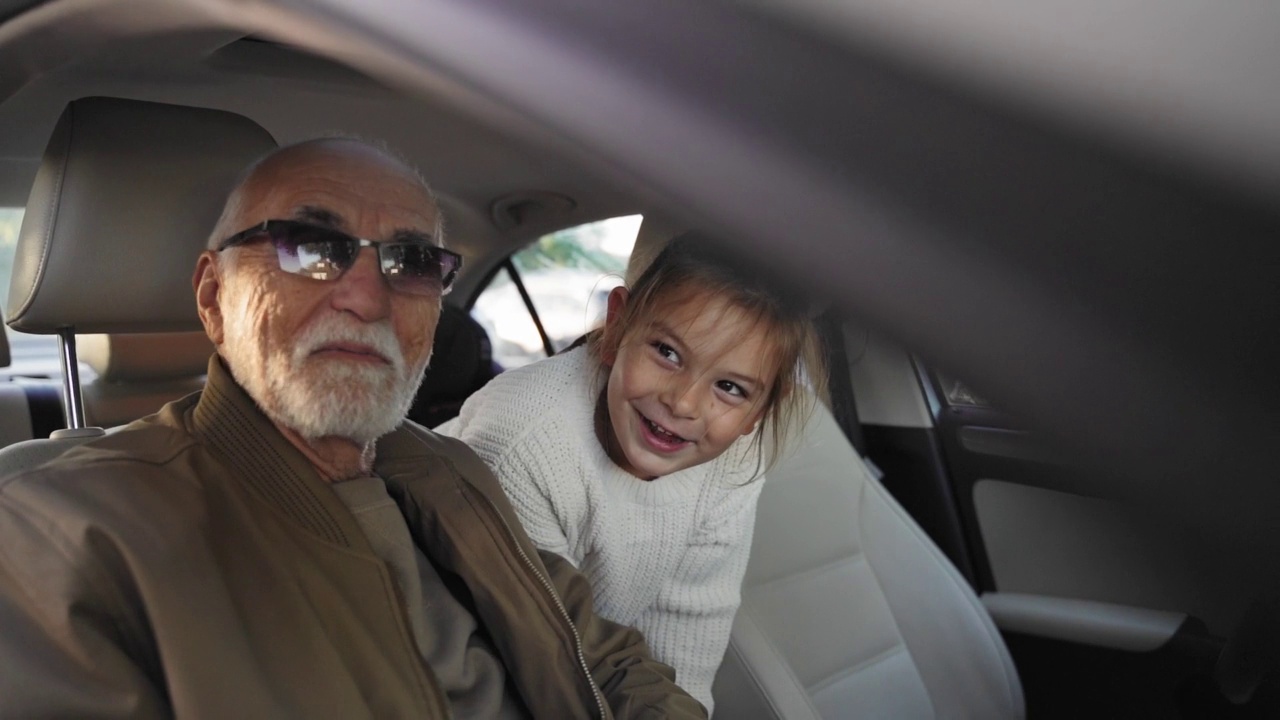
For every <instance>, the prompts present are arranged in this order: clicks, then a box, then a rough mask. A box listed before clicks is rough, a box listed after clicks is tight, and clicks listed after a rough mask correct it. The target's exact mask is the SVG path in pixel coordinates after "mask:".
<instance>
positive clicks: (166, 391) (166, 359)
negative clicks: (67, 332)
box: [76, 331, 213, 427]
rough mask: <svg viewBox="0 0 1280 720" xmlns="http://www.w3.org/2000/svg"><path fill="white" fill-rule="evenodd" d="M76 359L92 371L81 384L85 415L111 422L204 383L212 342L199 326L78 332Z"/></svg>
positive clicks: (126, 419) (98, 421)
mask: <svg viewBox="0 0 1280 720" xmlns="http://www.w3.org/2000/svg"><path fill="white" fill-rule="evenodd" d="M76 345H77V347H78V348H79V354H80V361H81V362H84V363H86V364H88V365H89V367H91V368H93V370H94V372H96V373H97V374H98V377H97V378H95V379H94V380H93V381H92V382H89V383H85V384H84V386H83V395H84V408H85V419H86V420H87V421H88V424H90V425H97V426H99V427H113V426H116V425H123V424H125V423H128V422H132V421H134V420H137V419H138V418H140V417H143V416H145V415H149V414H151V413H153V412H155V411H156V410H157V409H158V408H159V407H160V406H161V405H164V404H165V403H167V402H169V401H171V400H177V399H178V398H180V397H182V396H184V395H187V394H190V393H193V392H195V391H197V390H199V389H200V388H202V387H204V375H205V370H206V369H207V368H208V364H209V356H210V355H212V354H213V344H212V343H211V342H210V341H209V338H208V336H206V335H205V334H204V332H203V331H200V332H187V333H139V334H135V335H81V336H79V337H78V338H77V340H76Z"/></svg>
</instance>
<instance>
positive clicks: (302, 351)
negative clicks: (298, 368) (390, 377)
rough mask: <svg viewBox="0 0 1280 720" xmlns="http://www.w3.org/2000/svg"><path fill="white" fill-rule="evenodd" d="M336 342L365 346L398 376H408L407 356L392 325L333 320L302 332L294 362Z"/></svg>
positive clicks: (386, 322) (326, 320)
mask: <svg viewBox="0 0 1280 720" xmlns="http://www.w3.org/2000/svg"><path fill="white" fill-rule="evenodd" d="M335 342H346V343H355V344H359V345H365V346H367V347H369V348H371V349H372V350H373V351H374V352H376V353H377V354H379V355H381V356H382V357H383V358H384V359H385V360H386V361H387V362H388V363H390V364H391V366H392V368H394V369H395V370H396V372H398V373H403V372H404V353H403V352H401V351H400V342H399V341H398V340H397V339H396V334H395V332H394V331H393V330H392V329H391V323H390V322H388V321H383V322H378V323H374V324H371V325H370V324H365V323H354V322H349V321H344V320H342V319H341V318H340V317H338V316H330V317H327V318H324V319H322V320H318V321H316V322H314V323H312V324H311V325H310V326H309V327H307V328H306V329H304V330H303V331H302V334H301V335H300V336H299V337H298V339H297V344H296V345H295V346H294V350H293V359H294V364H295V365H297V364H299V363H301V362H302V361H303V360H305V359H306V358H307V357H309V356H310V355H311V353H313V352H315V351H316V350H319V349H320V348H322V347H324V346H325V345H328V344H330V343H335Z"/></svg>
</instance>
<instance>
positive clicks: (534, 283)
mask: <svg viewBox="0 0 1280 720" xmlns="http://www.w3.org/2000/svg"><path fill="white" fill-rule="evenodd" d="M640 220H641V216H639V215H628V216H624V217H616V218H610V219H608V220H601V221H599V222H593V223H588V224H586V225H579V226H577V227H572V228H568V229H566V230H560V231H557V232H554V233H550V234H548V235H543V236H542V237H540V238H538V240H537V241H536V242H534V243H533V244H532V245H530V246H529V247H527V248H525V249H524V250H521V251H520V252H518V253H515V254H514V255H512V256H511V262H510V263H509V264H507V265H506V266H505V267H504V268H500V269H499V270H498V272H497V273H495V274H494V276H493V278H492V279H491V280H490V281H489V284H488V285H486V286H485V288H484V289H483V290H482V291H481V292H480V294H479V295H478V296H477V297H476V299H475V302H474V305H473V306H472V308H471V314H472V316H473V317H475V318H476V320H477V321H479V323H480V324H481V325H482V326H484V329H485V330H486V331H487V332H488V333H489V339H490V341H491V342H492V343H493V359H494V361H496V362H497V363H498V364H499V365H501V366H502V367H503V368H504V369H511V368H515V367H520V366H521V365H527V364H529V363H531V362H533V361H535V360H539V359H542V358H545V357H547V355H548V353H547V349H546V344H545V343H544V341H543V336H542V333H540V332H539V331H538V326H537V324H536V323H535V320H534V313H536V317H537V319H538V321H540V322H541V323H542V327H543V329H544V330H545V331H546V336H547V338H546V339H547V340H548V341H549V342H550V344H551V346H552V349H553V351H555V352H559V351H560V350H563V349H564V348H566V347H568V345H569V344H570V343H572V342H573V341H574V340H576V339H578V338H579V337H581V336H582V335H583V334H584V333H586V332H587V331H588V330H591V329H592V328H594V327H595V326H596V325H597V324H598V323H599V322H600V320H602V319H603V317H604V310H605V303H606V299H607V298H608V296H609V291H610V290H612V289H613V288H615V287H617V286H619V285H621V284H622V276H623V273H624V271H625V270H626V267H627V259H628V258H629V257H631V248H632V247H633V246H634V245H635V241H636V233H637V232H638V231H639V229H640ZM512 270H514V271H515V274H514V275H513V274H512ZM521 286H523V288H524V290H525V291H526V292H527V293H528V295H529V300H530V302H531V303H532V305H533V313H531V312H530V310H529V307H528V304H526V303H525V301H524V299H523V297H522V296H521V292H520V288H521Z"/></svg>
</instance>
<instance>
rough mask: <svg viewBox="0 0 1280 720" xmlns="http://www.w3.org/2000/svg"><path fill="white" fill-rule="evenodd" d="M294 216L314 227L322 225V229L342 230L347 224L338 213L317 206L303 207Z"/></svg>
mask: <svg viewBox="0 0 1280 720" xmlns="http://www.w3.org/2000/svg"><path fill="white" fill-rule="evenodd" d="M293 216H294V217H295V218H297V219H298V220H302V221H305V222H309V223H311V224H312V225H320V226H321V227H328V228H333V229H335V230H340V229H342V228H343V227H344V226H345V225H346V222H345V221H344V220H343V219H342V216H341V215H339V214H338V213H336V212H334V211H332V210H327V209H325V208H322V207H316V206H315V205H303V206H302V207H300V208H298V209H297V210H296V211H294V213H293Z"/></svg>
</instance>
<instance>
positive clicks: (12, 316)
mask: <svg viewBox="0 0 1280 720" xmlns="http://www.w3.org/2000/svg"><path fill="white" fill-rule="evenodd" d="M273 148H275V141H274V140H273V139H272V137H271V136H270V135H269V134H268V133H267V132H266V131H265V130H263V129H262V128H261V127H260V126H258V125H257V124H256V123H254V122H252V121H251V120H249V119H247V118H244V117H242V116H239V115H234V114H232V113H228V112H223V111H220V110H209V109H203V108H192V107H182V106H177V105H166V104H160V103H150V102H140V101H135V100H122V99H117V98H83V99H80V100H76V101H73V102H71V103H69V104H68V105H67V107H66V109H65V110H64V111H63V113H62V116H61V117H60V118H59V119H58V122H57V125H56V126H55V127H54V128H53V133H52V137H51V138H50V139H49V143H48V145H47V147H46V148H45V153H44V157H43V159H42V161H41V165H40V169H39V171H38V172H37V174H36V179H35V182H34V184H33V186H32V189H31V195H30V199H29V200H28V202H27V212H26V213H25V215H24V216H23V224H22V230H21V232H20V233H19V236H18V244H17V248H16V252H15V257H14V271H13V279H12V283H11V285H10V289H9V300H8V303H7V305H6V309H7V311H8V312H7V315H6V316H5V320H6V322H7V323H8V324H9V325H10V326H11V327H13V328H15V329H17V330H21V331H22V332H30V333H37V334H57V333H62V334H63V335H64V337H69V339H70V340H71V341H72V344H74V343H75V335H73V333H170V332H192V331H200V330H201V326H200V322H199V318H198V316H197V314H196V307H195V299H194V297H193V296H192V292H191V272H192V269H193V268H194V267H195V260H196V257H197V256H198V255H199V253H200V252H201V250H203V249H204V246H205V242H206V239H207V235H208V233H209V230H210V229H211V228H212V227H213V225H214V222H215V221H216V220H217V217H218V214H219V213H220V212H221V207H222V203H223V201H224V200H225V198H226V195H227V193H228V192H229V191H230V189H231V187H232V186H233V185H234V183H235V181H236V179H237V178H238V177H239V175H240V173H241V172H242V171H243V170H244V168H245V167H246V166H247V165H248V164H249V163H250V162H252V161H253V160H255V159H257V158H258V157H261V156H262V155H264V154H266V153H267V152H269V151H270V150H272V149H273ZM95 342H99V341H92V340H91V341H89V343H88V344H89V346H90V347H89V348H86V349H87V350H89V352H88V353H87V356H88V357H89V358H92V357H94V356H95V355H97V353H96V352H94V351H93V350H92V345H93V344H94V343H95ZM105 342H106V346H107V352H106V354H105V355H103V356H102V357H104V358H105V361H104V364H103V365H102V366H101V369H100V370H99V372H102V370H103V369H105V370H106V372H105V373H104V376H105V377H106V378H107V382H106V383H104V384H103V385H102V387H100V388H95V389H94V392H95V393H96V394H97V395H98V399H99V400H102V402H100V403H98V405H97V406H98V407H99V408H100V411H101V413H103V414H102V416H101V417H102V418H106V419H107V421H108V422H109V423H110V422H112V420H113V419H114V418H119V419H124V418H125V417H126V416H132V415H136V414H137V413H138V412H139V411H141V409H142V403H147V402H150V401H149V400H147V399H146V398H145V397H139V398H136V399H125V398H123V397H122V396H123V395H124V394H127V392H126V390H125V386H126V385H135V384H136V383H137V382H139V381H141V380H142V379H143V378H142V375H145V374H146V372H147V371H148V370H150V371H155V372H156V373H158V374H160V375H163V376H164V377H156V378H155V379H156V382H157V383H159V384H161V385H163V384H165V383H166V382H168V381H171V380H175V379H177V376H176V375H174V374H173V373H174V372H175V371H174V369H173V367H170V366H168V365H167V363H168V362H170V361H171V360H173V358H166V357H161V356H156V357H149V358H147V359H146V360H140V359H139V357H140V355H142V356H148V355H150V354H152V353H154V352H155V350H156V348H155V346H154V345H151V346H147V347H146V348H145V349H144V347H143V346H142V345H136V344H135V343H134V341H130V340H126V341H124V344H123V345H122V344H121V343H120V342H119V341H116V342H114V343H113V342H112V341H111V340H107V341H105ZM141 342H143V343H146V342H150V341H146V340H143V341H141ZM165 342H166V341H161V344H162V345H164V344H165ZM174 342H178V343H181V344H182V347H187V345H185V343H187V342H189V341H188V340H175V341H174ZM125 346H129V347H132V348H133V352H129V351H124V350H122V349H121V348H123V347H125ZM199 353H204V354H205V355H206V358H207V352H206V351H205V350H204V349H201V350H200V351H199ZM139 354H140V355H139ZM191 354H198V353H194V351H193V352H192V353H191ZM183 357H184V358H189V357H190V354H186V355H184V356H183ZM128 358H132V360H130V359H128ZM152 361H155V364H149V363H151V362H152ZM177 367H179V368H181V370H180V372H179V373H178V374H185V373H187V372H189V371H190V369H191V363H189V362H186V361H185V360H183V361H180V362H178V363H177ZM162 368H163V369H162ZM122 373H123V374H122ZM125 377H127V378H130V380H129V381H128V382H117V383H115V386H114V387H108V386H110V385H112V382H111V380H112V378H115V379H116V380H120V379H121V378H125ZM187 380H190V377H189V376H188V378H187ZM144 384H145V383H144ZM156 389H157V388H156V386H151V387H148V388H146V389H145V390H144V391H143V392H142V395H143V396H146V395H149V394H151V398H152V399H153V400H158V399H159V397H158V396H157V395H154V394H153V393H154V392H155V391H156ZM169 389H174V388H169ZM66 395H68V396H69V397H72V398H75V401H76V403H77V405H78V407H81V408H83V404H81V401H82V398H80V397H79V395H78V394H77V393H66ZM134 400H136V403H135V402H134ZM108 408H110V409H108ZM158 408H159V405H158V404H157V405H155V406H154V407H151V408H149V409H147V411H146V412H151V411H154V410H156V409H158ZM146 412H143V413H142V414H146ZM72 415H73V413H70V412H69V413H68V416H72ZM129 419H132V418H129ZM100 433H101V431H100V430H95V429H87V428H86V429H82V430H78V431H64V432H62V433H55V435H61V436H60V437H55V438H53V439H49V440H29V441H26V442H22V443H18V444H16V445H12V446H10V447H8V448H5V449H4V450H3V451H0V475H4V474H8V473H10V472H15V471H19V470H22V469H26V468H29V467H33V466H35V465H38V464H40V463H41V462H44V461H45V460H47V459H49V458H51V457H54V456H56V455H57V454H58V453H60V452H62V451H63V450H65V449H66V448H67V447H68V446H70V445H74V444H76V443H78V442H83V441H84V439H85V438H87V437H92V436H94V435H95V434H100Z"/></svg>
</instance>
